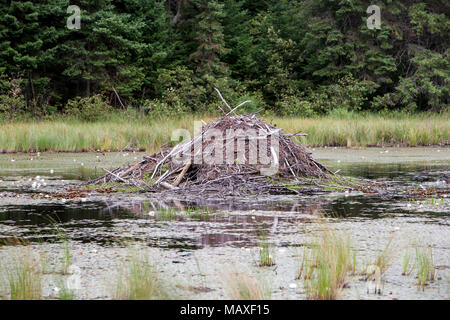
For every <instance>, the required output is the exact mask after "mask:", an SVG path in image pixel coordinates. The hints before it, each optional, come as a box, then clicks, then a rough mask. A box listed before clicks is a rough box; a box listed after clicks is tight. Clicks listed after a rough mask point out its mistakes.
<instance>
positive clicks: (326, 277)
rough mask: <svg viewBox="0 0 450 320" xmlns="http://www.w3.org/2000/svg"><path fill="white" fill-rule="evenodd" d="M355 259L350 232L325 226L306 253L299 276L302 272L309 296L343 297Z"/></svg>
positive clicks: (323, 297)
mask: <svg viewBox="0 0 450 320" xmlns="http://www.w3.org/2000/svg"><path fill="white" fill-rule="evenodd" d="M355 259H356V256H355V255H354V254H353V251H352V249H351V240H350V236H348V235H346V234H344V233H343V232H338V231H336V230H334V229H332V228H331V227H329V226H325V228H324V230H323V231H321V232H320V235H319V237H318V239H316V240H315V242H314V243H313V244H312V245H311V248H310V249H307V248H306V247H305V250H304V253H303V259H302V262H301V265H300V268H299V270H300V271H299V272H298V277H299V278H300V277H302V276H303V280H304V287H305V292H306V296H307V297H308V298H309V299H315V300H334V299H338V298H340V296H341V292H342V289H343V288H344V286H345V285H346V279H347V275H348V274H349V273H352V272H354V270H355V268H356V265H355V263H356V262H355Z"/></svg>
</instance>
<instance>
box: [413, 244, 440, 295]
mask: <svg viewBox="0 0 450 320" xmlns="http://www.w3.org/2000/svg"><path fill="white" fill-rule="evenodd" d="M416 268H417V287H418V288H419V289H422V291H423V290H425V286H426V285H427V284H428V283H429V282H430V281H434V279H435V276H436V267H435V265H434V260H433V250H432V248H431V247H430V246H423V245H416Z"/></svg>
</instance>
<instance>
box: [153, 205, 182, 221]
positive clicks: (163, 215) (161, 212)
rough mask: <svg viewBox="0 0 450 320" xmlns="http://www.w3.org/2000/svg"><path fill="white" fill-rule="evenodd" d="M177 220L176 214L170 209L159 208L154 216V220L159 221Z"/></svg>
mask: <svg viewBox="0 0 450 320" xmlns="http://www.w3.org/2000/svg"><path fill="white" fill-rule="evenodd" d="M176 218H177V212H176V210H175V209H174V208H171V207H167V208H165V207H159V208H158V212H157V214H156V219H157V220H161V221H172V220H175V219H176Z"/></svg>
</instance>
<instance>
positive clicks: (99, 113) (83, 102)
mask: <svg viewBox="0 0 450 320" xmlns="http://www.w3.org/2000/svg"><path fill="white" fill-rule="evenodd" d="M109 111H110V106H109V105H108V104H107V103H106V102H105V101H104V99H103V97H102V96H101V95H95V96H92V97H89V98H80V97H77V98H75V99H72V100H69V101H68V102H67V105H66V113H67V114H68V115H70V116H73V117H75V118H77V119H81V120H84V121H97V120H102V119H105V117H107V116H108V114H109Z"/></svg>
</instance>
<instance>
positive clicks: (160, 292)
mask: <svg viewBox="0 0 450 320" xmlns="http://www.w3.org/2000/svg"><path fill="white" fill-rule="evenodd" d="M114 298H115V299H118V300H152V299H168V298H169V295H168V293H167V291H166V290H165V288H163V284H162V280H161V279H160V277H159V273H158V270H157V269H156V267H155V265H153V264H151V263H150V258H149V255H148V253H146V252H142V251H141V252H139V251H137V250H136V249H134V250H133V251H132V252H131V254H130V255H129V258H128V259H127V261H125V262H123V263H122V265H121V266H120V267H119V270H118V277H117V281H116V288H115V292H114Z"/></svg>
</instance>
